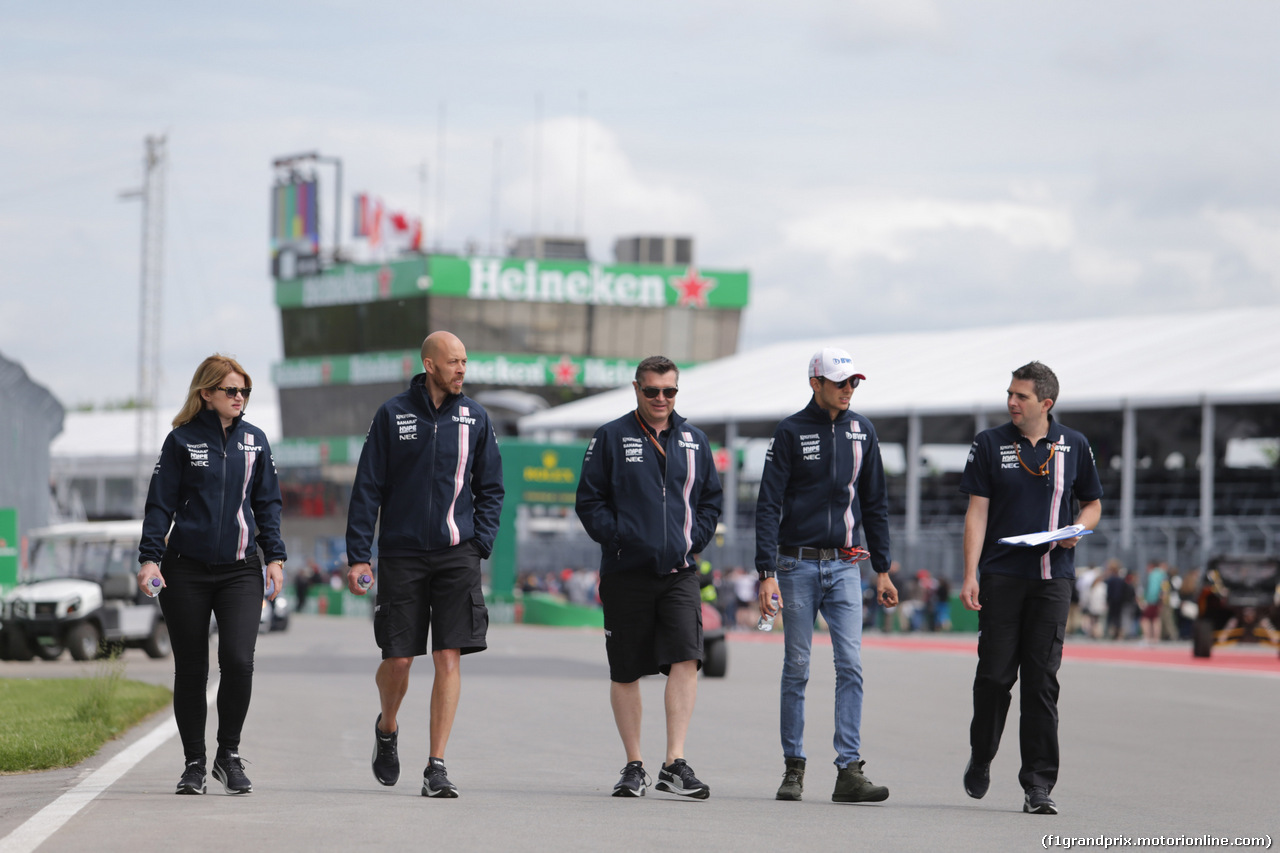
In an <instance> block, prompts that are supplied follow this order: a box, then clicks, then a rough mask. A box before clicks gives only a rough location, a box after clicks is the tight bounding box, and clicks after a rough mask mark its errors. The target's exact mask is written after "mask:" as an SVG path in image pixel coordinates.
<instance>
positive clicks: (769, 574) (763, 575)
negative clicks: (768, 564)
mask: <svg viewBox="0 0 1280 853" xmlns="http://www.w3.org/2000/svg"><path fill="white" fill-rule="evenodd" d="M757 574H759V575H760V580H768V579H769V578H776V577H777V576H778V573H777V572H775V571H774V570H773V569H767V570H765V571H761V572H757Z"/></svg>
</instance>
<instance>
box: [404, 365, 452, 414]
mask: <svg viewBox="0 0 1280 853" xmlns="http://www.w3.org/2000/svg"><path fill="white" fill-rule="evenodd" d="M409 392H410V393H411V394H412V395H413V397H414V398H415V399H416V400H417V401H418V402H419V403H420V404H421V405H422V406H423V408H425V409H426V410H427V411H428V412H436V413H443V412H447V411H449V410H450V409H452V408H453V407H454V406H456V405H458V401H459V400H461V399H462V398H463V396H464V395H463V394H446V395H445V397H444V401H443V402H441V404H440V408H438V409H437V408H436V404H435V403H434V402H432V400H431V393H430V392H429V391H427V374H426V373H419V374H418V375H417V376H415V377H413V379H412V380H410V382H409Z"/></svg>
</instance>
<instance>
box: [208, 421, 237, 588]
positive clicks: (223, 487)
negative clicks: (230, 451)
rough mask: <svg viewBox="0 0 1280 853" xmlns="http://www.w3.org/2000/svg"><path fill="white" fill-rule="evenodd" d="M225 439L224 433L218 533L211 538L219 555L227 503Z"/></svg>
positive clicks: (221, 450)
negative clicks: (223, 517)
mask: <svg viewBox="0 0 1280 853" xmlns="http://www.w3.org/2000/svg"><path fill="white" fill-rule="evenodd" d="M225 441H226V436H225V434H224V435H223V445H222V447H221V448H220V451H219V452H221V453H222V482H221V483H220V484H219V486H220V488H219V489H218V535H217V537H216V538H215V539H214V540H213V541H214V546H213V547H214V553H215V554H218V555H219V556H221V551H220V550H219V549H221V548H222V516H223V515H224V512H223V510H224V509H225V508H226V505H227V446H226V443H225ZM233 553H234V552H233ZM226 562H228V563H229V562H231V561H230V560H227V561H226Z"/></svg>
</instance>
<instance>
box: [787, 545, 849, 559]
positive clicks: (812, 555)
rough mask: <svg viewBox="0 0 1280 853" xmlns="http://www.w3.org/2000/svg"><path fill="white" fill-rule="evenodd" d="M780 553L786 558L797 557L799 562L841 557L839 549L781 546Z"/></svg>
mask: <svg viewBox="0 0 1280 853" xmlns="http://www.w3.org/2000/svg"><path fill="white" fill-rule="evenodd" d="M778 553H779V554H781V555H782V556H784V557H795V558H796V559H797V560H835V559H837V558H838V557H839V556H840V549H839V548H807V547H805V546H803V545H781V546H779V547H778Z"/></svg>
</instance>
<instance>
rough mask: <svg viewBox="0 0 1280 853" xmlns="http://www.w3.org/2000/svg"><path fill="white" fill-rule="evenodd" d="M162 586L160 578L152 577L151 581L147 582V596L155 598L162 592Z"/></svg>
mask: <svg viewBox="0 0 1280 853" xmlns="http://www.w3.org/2000/svg"><path fill="white" fill-rule="evenodd" d="M161 586H162V584H161V583H160V578H152V579H151V583H149V584H147V590H146V592H147V596H148V597H149V598H155V597H156V596H157V595H159V594H160V587H161Z"/></svg>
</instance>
